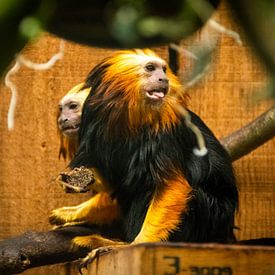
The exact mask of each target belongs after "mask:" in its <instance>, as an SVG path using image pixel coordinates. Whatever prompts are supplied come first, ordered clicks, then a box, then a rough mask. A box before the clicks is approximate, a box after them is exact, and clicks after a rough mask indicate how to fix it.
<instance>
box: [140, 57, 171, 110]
mask: <svg viewBox="0 0 275 275" xmlns="http://www.w3.org/2000/svg"><path fill="white" fill-rule="evenodd" d="M143 70H144V81H143V85H142V91H141V92H142V93H143V96H144V98H145V101H146V102H147V103H149V104H153V105H159V104H161V103H162V102H163V101H164V100H165V96H166V94H167V93H168V91H169V79H168V77H167V75H166V71H167V66H166V63H165V62H164V61H163V60H161V59H151V60H149V61H148V62H146V63H145V64H144V65H143Z"/></svg>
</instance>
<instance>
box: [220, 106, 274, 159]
mask: <svg viewBox="0 0 275 275" xmlns="http://www.w3.org/2000/svg"><path fill="white" fill-rule="evenodd" d="M274 136H275V106H273V107H271V108H270V109H269V110H268V111H266V112H265V113H263V114H262V115H260V116H259V117H257V118H256V119H255V120H254V121H252V122H250V123H249V124H247V125H246V126H244V127H242V128H241V129H239V130H237V131H236V132H234V133H232V134H230V135H229V136H227V137H225V138H223V139H221V143H222V144H223V146H224V147H225V148H226V150H227V151H228V153H229V155H230V157H231V160H232V161H235V160H237V159H239V158H241V157H243V156H245V155H247V154H248V153H250V152H251V151H253V150H255V149H256V148H258V147H259V146H261V145H262V144H264V143H265V142H267V141H268V140H270V139H271V138H273V137H274Z"/></svg>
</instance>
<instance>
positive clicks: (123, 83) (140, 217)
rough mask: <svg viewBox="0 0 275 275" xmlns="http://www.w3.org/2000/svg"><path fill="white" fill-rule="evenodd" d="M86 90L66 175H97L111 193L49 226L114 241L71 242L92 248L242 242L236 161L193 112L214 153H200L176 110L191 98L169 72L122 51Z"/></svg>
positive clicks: (57, 213)
mask: <svg viewBox="0 0 275 275" xmlns="http://www.w3.org/2000/svg"><path fill="white" fill-rule="evenodd" d="M83 88H91V91H90V93H89V95H88V97H87V100H86V101H85V104H84V108H83V114H82V122H81V125H80V145H79V148H78V150H77V153H76V155H75V157H74V158H73V159H72V161H71V163H70V165H69V166H70V168H71V169H74V168H77V167H81V166H84V167H87V168H91V169H96V170H97V171H98V173H99V175H100V177H101V181H102V182H103V185H104V186H105V187H106V190H105V193H99V194H97V195H96V196H94V197H93V198H91V199H90V200H89V201H87V202H84V203H83V204H81V205H79V206H75V207H65V208H60V209H57V210H54V211H53V213H52V215H51V222H52V223H53V224H56V223H58V224H60V223H61V224H62V223H66V222H77V221H82V222H86V223H88V224H90V225H93V224H94V225H97V226H98V225H99V226H106V225H108V226H109V227H108V228H109V232H111V233H112V234H108V231H107V233H106V231H104V237H103V236H99V235H91V236H86V237H77V238H76V239H75V240H74V243H75V244H76V245H81V246H86V247H89V248H90V249H94V248H97V247H100V246H105V245H116V244H117V242H116V241H112V240H110V239H109V238H107V237H110V236H112V237H115V238H117V239H119V240H121V241H123V242H125V243H140V242H154V241H184V242H231V241H233V240H235V237H234V233H233V228H234V213H235V210H236V207H237V204H238V192H237V188H236V184H235V177H234V174H233V170H232V166H231V162H230V159H229V157H228V155H227V153H226V151H225V150H224V148H223V147H222V145H221V144H220V143H219V142H218V140H217V139H216V138H215V136H214V135H213V133H212V132H211V131H210V130H209V129H208V127H207V126H206V125H205V124H204V123H203V122H202V121H201V119H200V118H199V117H198V116H197V115H196V114H194V113H193V112H191V111H189V114H190V116H191V120H192V123H193V124H194V125H196V126H197V127H198V128H199V129H200V132H201V134H202V136H203V137H204V140H205V143H206V147H207V149H208V153H207V154H206V155H205V156H197V155H195V154H194V153H193V149H194V147H196V144H197V141H196V137H195V135H194V133H193V132H192V131H191V130H190V128H188V127H187V126H186V124H185V120H184V118H183V117H182V115H181V113H180V112H179V111H178V108H174V107H175V106H176V105H180V106H183V107H186V95H185V93H184V92H183V88H182V86H181V84H180V82H179V80H178V78H177V77H176V76H175V75H174V74H173V73H172V72H171V70H170V69H169V68H168V66H167V63H166V62H165V61H164V60H162V59H161V58H160V57H158V56H157V55H156V54H155V53H154V52H153V51H151V50H149V49H146V50H127V51H119V52H116V53H114V54H113V55H111V56H109V57H107V58H105V59H104V60H103V61H102V62H101V63H99V64H98V65H97V66H96V67H95V68H94V69H92V71H91V72H90V74H89V75H88V77H87V79H86V82H85V84H84V86H83ZM102 194H104V195H102ZM117 228H119V229H120V230H117ZM114 232H116V233H114ZM119 244H121V243H119Z"/></svg>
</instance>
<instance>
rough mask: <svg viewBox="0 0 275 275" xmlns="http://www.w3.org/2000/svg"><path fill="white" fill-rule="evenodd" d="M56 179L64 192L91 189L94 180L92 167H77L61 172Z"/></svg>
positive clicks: (82, 191) (80, 191)
mask: <svg viewBox="0 0 275 275" xmlns="http://www.w3.org/2000/svg"><path fill="white" fill-rule="evenodd" d="M57 181H58V182H59V184H60V185H61V186H62V187H63V189H64V190H65V192H66V193H72V192H73V193H85V192H87V191H89V190H92V185H93V184H94V183H95V181H96V180H95V176H94V172H93V170H92V169H90V168H89V169H88V168H85V167H79V168H74V169H73V170H69V171H63V172H61V173H60V174H59V177H58V179H57Z"/></svg>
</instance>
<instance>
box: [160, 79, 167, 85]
mask: <svg viewBox="0 0 275 275" xmlns="http://www.w3.org/2000/svg"><path fill="white" fill-rule="evenodd" d="M159 82H162V83H164V84H168V83H169V80H168V79H167V78H159Z"/></svg>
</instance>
